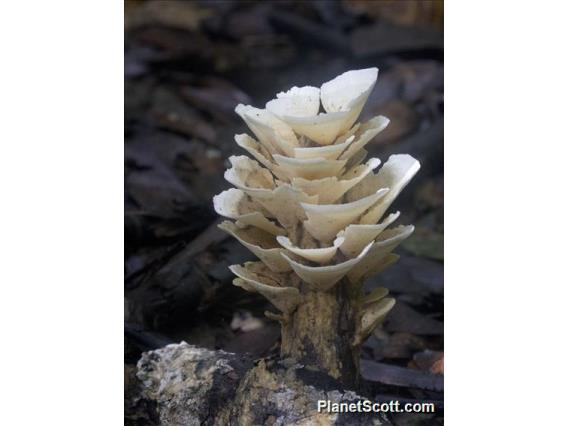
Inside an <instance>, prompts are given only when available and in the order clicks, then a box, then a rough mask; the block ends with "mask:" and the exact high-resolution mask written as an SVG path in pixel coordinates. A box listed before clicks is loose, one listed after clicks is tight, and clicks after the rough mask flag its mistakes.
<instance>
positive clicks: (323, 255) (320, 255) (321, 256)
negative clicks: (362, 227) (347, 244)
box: [276, 236, 344, 264]
mask: <svg viewBox="0 0 568 426" xmlns="http://www.w3.org/2000/svg"><path fill="white" fill-rule="evenodd" d="M276 240H277V241H278V243H280V245H281V246H282V247H284V248H285V249H286V250H288V251H290V252H292V253H294V254H296V255H298V256H300V257H303V258H304V259H306V260H309V261H312V262H315V263H319V264H324V263H328V262H329V261H330V260H331V258H332V257H333V256H335V253H337V248H338V247H339V246H340V245H341V244H342V243H343V241H344V239H343V238H336V239H335V241H334V242H333V246H331V247H322V248H299V247H296V246H294V245H293V244H292V242H291V241H290V239H289V238H288V237H284V236H278V237H276Z"/></svg>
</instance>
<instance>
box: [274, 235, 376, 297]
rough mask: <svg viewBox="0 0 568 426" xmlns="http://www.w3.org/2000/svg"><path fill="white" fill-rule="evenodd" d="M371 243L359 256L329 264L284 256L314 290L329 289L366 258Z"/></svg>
mask: <svg viewBox="0 0 568 426" xmlns="http://www.w3.org/2000/svg"><path fill="white" fill-rule="evenodd" d="M371 245H372V244H369V245H368V246H367V247H365V248H364V249H363V251H362V252H361V253H360V254H359V256H357V257H355V258H353V259H349V260H347V261H345V262H342V263H337V264H335V265H329V266H308V265H304V264H302V263H300V262H298V261H295V260H293V259H291V258H290V257H289V256H288V255H286V254H284V253H283V254H282V256H283V257H284V259H286V260H287V261H288V263H289V264H290V266H291V267H292V269H294V272H296V274H298V276H299V277H300V278H302V280H304V281H305V282H307V283H308V284H311V287H312V289H313V290H318V291H327V290H329V289H330V288H331V287H333V286H334V285H335V284H336V283H337V282H338V281H339V280H340V279H341V278H343V277H344V276H345V275H346V274H347V273H349V271H351V270H352V269H353V268H354V267H355V266H356V265H357V264H358V263H359V262H361V260H362V259H364V257H365V255H366V254H367V252H368V251H369V249H370V248H371Z"/></svg>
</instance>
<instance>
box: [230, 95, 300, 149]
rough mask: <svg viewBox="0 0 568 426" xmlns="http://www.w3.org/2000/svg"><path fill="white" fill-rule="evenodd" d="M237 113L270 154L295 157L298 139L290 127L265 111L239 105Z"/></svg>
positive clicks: (236, 109)
mask: <svg viewBox="0 0 568 426" xmlns="http://www.w3.org/2000/svg"><path fill="white" fill-rule="evenodd" d="M235 111H236V112H237V114H239V115H240V116H241V118H242V119H243V120H244V121H245V123H247V125H248V126H249V128H250V129H251V130H252V132H253V133H254V134H255V135H256V137H257V138H258V140H259V141H260V143H262V145H263V146H264V147H265V148H266V149H267V150H268V151H269V152H270V153H272V154H273V153H282V154H286V155H293V152H294V147H297V146H298V138H297V137H296V135H295V134H294V132H293V131H292V129H291V128H290V126H288V125H287V124H286V123H284V122H283V121H281V120H279V119H278V118H277V117H276V116H274V115H273V114H271V113H270V112H268V111H266V110H265V109H258V108H254V107H251V106H248V105H242V104H239V105H237V107H236V108H235Z"/></svg>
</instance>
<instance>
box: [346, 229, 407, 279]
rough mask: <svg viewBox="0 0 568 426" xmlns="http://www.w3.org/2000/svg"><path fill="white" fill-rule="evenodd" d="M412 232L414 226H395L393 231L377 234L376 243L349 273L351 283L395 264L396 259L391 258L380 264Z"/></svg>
mask: <svg viewBox="0 0 568 426" xmlns="http://www.w3.org/2000/svg"><path fill="white" fill-rule="evenodd" d="M413 232H414V226H412V225H407V226H403V225H401V226H397V227H396V228H394V229H389V230H386V231H383V232H382V233H381V234H379V237H378V238H377V241H375V242H374V243H372V244H371V248H370V250H369V253H368V254H367V256H366V257H365V258H364V259H363V260H362V261H361V262H360V263H359V264H358V265H357V267H356V268H353V270H351V271H350V273H349V276H348V278H349V280H350V281H351V282H358V281H362V280H365V279H366V278H368V277H370V276H372V275H375V274H377V273H378V272H379V271H382V270H383V269H384V268H386V266H389V265H390V264H392V263H394V262H396V260H397V259H396V258H393V257H391V258H390V260H389V262H387V263H386V265H385V263H384V262H382V260H383V259H385V258H386V257H387V255H388V254H389V253H390V252H391V251H393V250H394V248H395V247H396V246H398V245H399V244H400V243H401V242H403V241H404V240H405V239H407V238H408V237H409V236H410V235H411V234H412V233H413Z"/></svg>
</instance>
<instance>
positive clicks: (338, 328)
mask: <svg viewBox="0 0 568 426" xmlns="http://www.w3.org/2000/svg"><path fill="white" fill-rule="evenodd" d="M377 75H378V70H377V69H376V68H369V69H363V70H355V71H348V72H346V73H343V74H341V75H340V76H338V77H336V78H334V79H333V80H331V81H328V82H327V83H324V84H323V85H322V86H321V88H316V87H311V86H306V87H292V88H291V89H290V90H288V91H287V92H282V93H279V94H278V95H276V99H274V100H271V101H270V102H268V103H267V104H266V106H265V108H264V109H259V108H254V107H252V106H248V105H238V106H237V107H236V112H237V114H238V115H239V116H240V117H241V118H242V119H243V120H244V121H245V123H246V124H247V126H248V127H249V129H250V130H251V132H252V133H253V135H254V137H253V136H250V135H247V134H240V135H236V136H235V141H236V142H237V144H238V145H239V146H240V147H241V148H243V150H244V151H246V153H248V154H249V155H250V156H251V157H252V158H251V157H248V156H245V155H240V156H232V157H231V158H229V161H230V163H231V167H230V168H229V169H228V170H227V171H226V172H225V178H226V180H227V181H228V182H229V183H231V184H232V185H234V186H235V188H231V189H228V190H226V191H224V192H222V193H221V194H219V195H216V196H215V197H214V199H213V204H214V207H215V210H216V211H217V213H219V214H220V215H221V216H224V217H226V218H228V219H232V220H233V221H234V222H233V221H225V222H223V223H222V224H221V225H220V228H221V229H223V230H224V231H226V232H228V233H229V234H231V235H232V236H233V237H235V238H236V239H237V240H238V241H239V242H241V243H242V244H243V245H244V246H245V247H246V248H248V249H249V250H250V251H251V252H252V253H254V255H256V257H257V258H258V261H256V262H247V263H245V264H244V265H234V266H232V267H231V271H232V272H233V273H234V274H235V275H237V278H236V279H235V281H234V284H235V285H237V286H239V287H241V288H243V289H244V290H247V291H251V292H257V293H260V294H262V295H263V296H264V297H266V298H267V299H268V300H269V301H270V302H271V303H272V304H273V305H274V306H275V307H276V309H278V310H279V311H280V313H279V314H274V313H267V315H268V316H269V317H270V318H273V319H278V320H279V321H280V322H281V325H282V346H281V355H282V356H283V357H292V358H295V359H296V360H298V361H300V362H304V363H306V364H308V365H313V366H315V367H317V368H319V369H322V370H324V371H326V372H328V373H329V374H331V375H332V376H334V377H336V378H337V379H340V380H341V381H343V382H344V383H345V384H347V385H354V386H356V384H357V380H358V371H359V363H358V356H359V351H360V345H361V343H362V342H363V341H364V340H365V339H366V338H367V337H368V335H369V334H370V333H371V332H372V331H373V329H374V328H375V327H376V326H377V325H378V324H380V323H381V322H382V321H383V320H384V318H385V316H386V315H387V314H388V312H389V310H390V309H391V308H392V307H393V305H394V303H395V301H394V299H393V298H391V297H388V291H387V290H386V289H384V288H379V289H376V290H374V291H373V292H372V293H370V294H368V295H365V294H364V292H363V282H364V280H365V279H367V278H368V277H370V276H371V275H373V274H375V273H378V272H380V271H382V270H383V269H385V268H386V267H388V266H389V265H391V264H393V263H394V262H396V260H397V259H398V256H396V255H395V254H393V253H392V251H393V250H394V249H395V248H396V247H397V246H398V245H399V244H400V243H401V242H402V241H403V240H404V239H406V238H408V237H409V236H410V235H411V234H412V232H413V230H414V227H413V226H412V225H407V226H397V227H392V228H389V226H390V225H391V224H392V223H393V222H395V221H396V219H397V218H398V217H399V214H400V213H399V212H392V213H389V214H387V211H388V210H389V207H390V205H391V204H392V203H393V201H394V200H395V198H396V197H397V196H398V194H399V193H400V192H401V191H402V189H403V188H404V187H405V186H406V185H407V184H408V182H409V181H410V180H411V179H412V177H413V176H414V175H415V174H416V173H417V171H418V169H419V168H420V164H419V162H418V161H417V160H415V159H414V158H412V157H411V156H410V155H407V154H398V155H392V156H391V157H390V158H389V159H388V160H387V161H386V162H385V163H384V164H383V165H382V166H381V167H379V166H380V165H381V161H380V160H379V159H378V158H370V159H368V160H366V161H365V158H366V156H367V151H366V150H365V146H366V145H367V144H368V143H369V142H370V141H371V140H372V139H373V138H374V137H375V136H376V135H377V134H378V133H379V132H381V131H382V130H383V129H385V128H386V126H387V125H388V123H389V120H388V119H387V118H386V117H383V116H377V117H374V118H372V119H370V120H368V121H366V122H364V123H357V120H358V118H359V114H360V113H361V111H362V109H363V106H364V104H365V102H366V100H367V98H368V97H369V94H370V93H371V91H372V90H373V88H374V86H375V83H376V81H377Z"/></svg>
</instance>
